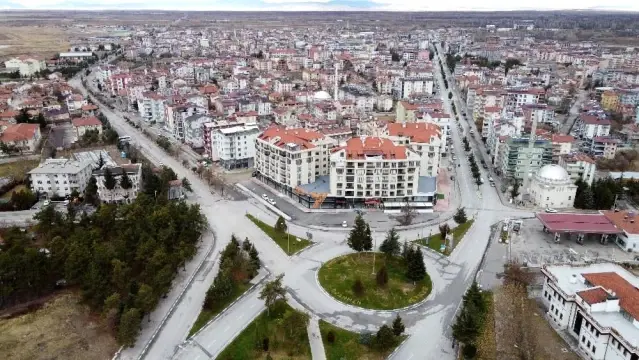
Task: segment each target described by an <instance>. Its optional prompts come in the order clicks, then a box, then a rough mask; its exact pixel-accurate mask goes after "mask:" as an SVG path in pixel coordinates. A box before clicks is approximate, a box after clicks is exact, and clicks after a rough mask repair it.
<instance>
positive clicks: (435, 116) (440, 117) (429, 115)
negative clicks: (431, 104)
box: [415, 111, 450, 153]
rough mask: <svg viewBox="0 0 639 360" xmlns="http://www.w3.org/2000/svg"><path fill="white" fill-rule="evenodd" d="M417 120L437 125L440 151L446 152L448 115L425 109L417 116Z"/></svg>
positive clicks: (448, 127)
mask: <svg viewBox="0 0 639 360" xmlns="http://www.w3.org/2000/svg"><path fill="white" fill-rule="evenodd" d="M415 120H416V121H417V122H419V123H422V122H425V123H432V124H435V125H437V126H439V133H440V138H441V146H440V152H441V153H446V152H448V142H447V141H448V136H449V134H450V115H448V114H446V113H443V112H435V111H427V112H423V113H421V114H420V115H418V116H417V118H416V119H415Z"/></svg>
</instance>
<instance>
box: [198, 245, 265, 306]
mask: <svg viewBox="0 0 639 360" xmlns="http://www.w3.org/2000/svg"><path fill="white" fill-rule="evenodd" d="M259 269H260V257H259V254H258V252H257V249H255V246H254V245H253V244H251V242H250V241H249V239H248V238H247V239H245V240H244V241H243V242H242V245H241V246H240V242H239V241H238V240H237V238H236V237H235V235H233V236H231V242H229V243H228V245H226V247H225V248H224V250H223V251H222V253H221V256H220V269H219V272H218V273H217V276H216V277H215V279H214V280H213V284H212V285H211V287H210V288H209V290H208V291H207V292H206V297H205V298H204V305H203V308H204V309H208V310H213V309H214V308H215V307H216V306H217V304H218V303H224V302H226V301H228V300H229V299H230V298H231V297H232V296H233V294H235V293H236V291H237V288H238V287H239V286H240V285H242V284H246V283H248V282H249V281H250V280H251V279H252V278H254V277H255V275H257V272H258V270H259Z"/></svg>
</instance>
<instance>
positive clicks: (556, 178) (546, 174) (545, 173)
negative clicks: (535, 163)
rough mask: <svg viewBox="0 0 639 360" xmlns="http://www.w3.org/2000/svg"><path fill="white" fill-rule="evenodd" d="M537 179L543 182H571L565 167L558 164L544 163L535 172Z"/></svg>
mask: <svg viewBox="0 0 639 360" xmlns="http://www.w3.org/2000/svg"><path fill="white" fill-rule="evenodd" d="M537 179H539V180H540V181H541V182H545V183H562V182H571V181H570V175H568V172H567V171H566V169H564V168H563V167H561V166H559V165H555V164H552V165H545V166H543V167H542V168H541V169H539V171H538V172H537Z"/></svg>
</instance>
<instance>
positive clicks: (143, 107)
mask: <svg viewBox="0 0 639 360" xmlns="http://www.w3.org/2000/svg"><path fill="white" fill-rule="evenodd" d="M165 103H166V98H165V97H164V96H161V95H158V94H156V93H151V92H147V93H144V94H142V97H141V98H139V99H138V112H139V113H140V116H141V117H142V118H144V120H145V121H147V122H151V121H155V122H156V123H163V122H164V120H165V114H164V104H165Z"/></svg>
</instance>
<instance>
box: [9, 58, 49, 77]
mask: <svg viewBox="0 0 639 360" xmlns="http://www.w3.org/2000/svg"><path fill="white" fill-rule="evenodd" d="M4 66H5V68H7V69H8V70H9V71H18V72H19V73H20V76H25V77H26V76H32V75H34V74H35V73H37V72H38V71H42V70H44V69H46V68H47V64H46V63H45V61H44V59H40V58H34V57H31V56H28V55H22V56H18V57H17V58H13V59H10V60H7V61H5V62H4Z"/></svg>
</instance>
